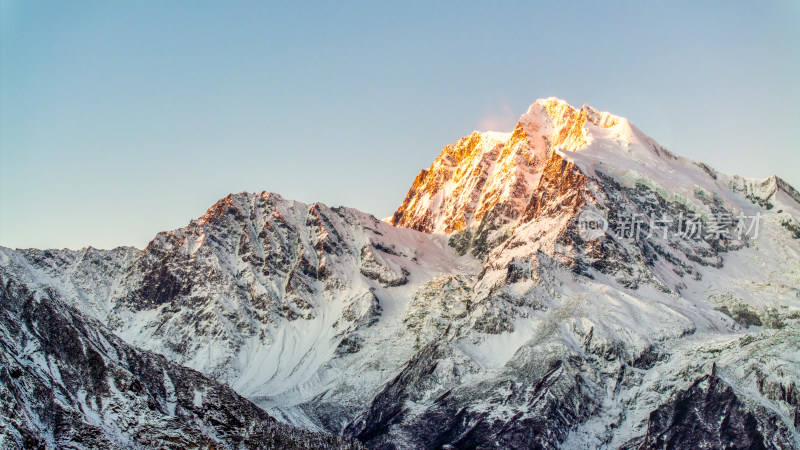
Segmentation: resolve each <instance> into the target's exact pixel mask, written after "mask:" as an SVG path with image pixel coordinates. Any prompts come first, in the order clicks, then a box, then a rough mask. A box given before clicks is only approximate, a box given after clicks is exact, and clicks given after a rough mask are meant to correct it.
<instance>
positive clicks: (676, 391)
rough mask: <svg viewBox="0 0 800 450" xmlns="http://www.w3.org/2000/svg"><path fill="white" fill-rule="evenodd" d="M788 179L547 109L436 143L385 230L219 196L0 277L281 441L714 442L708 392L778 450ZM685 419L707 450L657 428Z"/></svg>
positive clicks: (15, 261)
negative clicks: (188, 379)
mask: <svg viewBox="0 0 800 450" xmlns="http://www.w3.org/2000/svg"><path fill="white" fill-rule="evenodd" d="M517 163H519V165H518V164H517ZM534 181H535V183H534ZM784 185H785V183H781V180H779V179H778V178H775V177H769V178H767V179H765V180H756V179H748V178H743V177H739V176H730V175H725V174H722V173H719V172H716V171H714V170H713V169H711V168H710V167H708V166H707V165H705V164H703V163H698V162H695V161H692V160H689V159H686V158H682V157H679V156H676V155H674V154H673V153H671V152H670V151H669V150H667V149H666V148H664V147H663V146H660V145H659V144H657V143H656V142H655V141H654V140H653V139H651V138H649V137H648V136H647V135H645V134H644V133H643V132H641V131H640V130H638V128H636V127H635V126H633V125H632V124H630V122H628V121H627V119H624V118H621V117H618V116H614V115H612V114H608V113H602V112H599V111H596V110H594V109H593V108H591V107H589V106H587V105H585V106H584V107H582V108H580V109H577V108H573V107H571V106H569V105H568V104H566V103H565V102H562V101H559V100H557V99H546V100H540V101H537V102H536V103H534V104H533V105H532V106H531V107H530V108H529V110H528V112H526V113H525V114H523V115H522V116H521V119H520V121H519V123H518V124H517V127H515V130H514V132H512V133H510V134H500V133H473V134H471V135H470V136H467V137H465V138H462V139H460V140H459V141H458V142H456V143H455V144H453V145H451V146H447V147H445V149H444V150H443V151H442V153H441V154H440V155H439V157H438V158H437V159H436V160H435V161H434V163H433V164H432V166H431V168H430V169H428V170H424V171H423V172H421V174H420V176H418V177H417V179H416V180H415V182H414V184H412V187H411V189H410V190H409V193H408V195H407V196H406V199H405V200H404V202H403V204H402V205H401V206H400V207H399V208H398V212H397V213H396V214H395V216H393V219H392V221H393V222H396V223H397V225H400V226H391V225H389V224H387V223H386V222H382V221H379V220H378V219H376V218H375V217H373V216H371V215H369V214H365V213H362V212H359V211H357V210H354V209H350V208H344V207H340V208H330V207H327V206H325V205H323V204H320V203H314V204H304V203H300V202H295V201H291V200H286V199H284V198H283V197H281V196H280V195H277V194H271V193H266V192H263V193H259V194H248V193H238V194H231V195H229V196H227V197H225V198H223V199H221V200H219V201H218V202H217V203H215V204H214V205H213V206H212V207H211V208H209V209H208V210H207V211H206V213H205V214H203V215H202V216H200V217H199V218H197V219H195V220H192V221H191V222H190V223H189V224H188V225H187V226H186V227H183V228H179V229H176V230H172V231H168V232H162V233H159V234H158V235H157V236H156V237H155V238H154V239H153V240H152V241H151V242H150V243H149V244H148V246H147V247H146V248H145V249H143V250H135V249H131V248H119V249H115V250H107V251H100V250H93V249H89V250H86V251H59V250H56V251H40V250H10V249H6V248H0V266H2V268H3V270H6V271H8V273H11V274H13V275H14V277H15V278H16V279H18V280H19V282H20V283H22V284H24V285H25V286H27V287H28V288H29V289H31V290H38V291H47V290H50V291H52V292H55V293H57V294H58V296H59V298H61V299H63V301H64V302H65V303H67V304H69V305H71V307H75V308H78V309H79V310H81V311H83V312H84V313H85V314H87V315H89V316H91V317H94V318H95V319H97V320H99V321H100V322H102V323H103V324H104V326H107V327H108V328H109V329H111V330H113V332H114V333H115V334H116V335H117V336H119V337H120V338H121V339H122V340H124V341H125V342H127V343H128V344H132V345H134V346H138V347H141V348H143V349H145V350H149V351H153V352H157V353H161V354H163V355H164V356H165V357H166V358H167V359H168V360H169V361H171V362H174V363H178V364H182V365H186V366H188V367H191V368H193V369H195V370H198V371H200V372H202V373H203V374H205V375H206V376H209V377H211V378H213V379H217V380H220V381H223V382H225V383H227V384H229V385H230V386H231V387H232V388H233V389H234V390H235V391H236V392H237V393H239V394H240V395H242V396H244V397H246V398H248V399H250V400H251V401H253V402H255V403H256V404H257V405H258V406H260V407H261V408H263V409H264V410H265V411H267V412H268V413H269V414H270V415H272V416H274V417H276V418H278V419H279V420H281V421H284V422H287V423H290V424H293V425H295V426H300V427H303V428H306V429H310V430H321V431H326V432H329V433H334V434H340V435H344V436H348V437H352V438H356V439H359V440H361V441H362V442H364V443H365V444H366V445H367V446H370V447H374V448H380V447H382V446H394V447H398V448H435V447H440V446H447V445H452V446H456V447H457V446H464V445H469V446H485V447H498V446H505V447H508V446H511V447H530V446H544V447H554V446H565V447H576V446H577V447H581V446H583V447H602V448H633V447H636V446H639V445H643V444H642V443H646V442H661V441H660V440H663V439H666V438H665V436H669V433H668V432H666V431H665V430H666V429H669V427H670V426H671V425H674V429H675V430H680V432H679V434H680V436H679V437H680V438H681V439H683V440H682V441H681V442H687V443H689V442H691V443H693V444H694V445H705V444H708V445H712V442H718V441H717V439H718V436H715V435H714V433H721V431H718V430H720V428H719V427H716V426H715V425H714V424H713V423H711V422H710V418H711V417H713V413H712V411H713V407H714V401H716V400H714V401H709V402H705V403H704V402H701V401H699V400H698V396H702V395H706V396H708V397H709V398H711V399H719V401H724V402H725V404H727V405H730V406H731V411H734V412H732V413H731V415H730V420H731V421H732V422H731V423H740V422H741V421H745V422H746V421H747V420H750V421H751V422H748V423H753V424H755V425H754V426H755V427H756V429H757V430H758V432H757V433H755V432H754V433H750V434H748V435H747V436H748V437H747V439H750V441H748V442H759V443H761V444H762V445H763V446H764V447H766V448H794V447H798V446H800V437H798V432H797V427H798V424H800V409H799V408H800V392H798V390H797V386H800V361H798V359H797V358H796V357H795V356H793V355H796V354H800V348H798V345H800V344H798V343H799V342H800V302H798V300H797V299H798V298H800V263H798V261H800V234H798V235H795V231H794V230H796V229H797V226H798V224H797V222H796V219H795V217H797V216H798V215H800V214H798V212H799V211H800V201H798V198H797V196H796V195H793V193H795V194H796V191H794V190H793V188H791V186H788V185H785V186H784ZM451 193H454V194H453V195H451ZM437 196H438V197H437ZM437 198H438V200H437ZM431 199H433V200H431ZM398 214H399V215H398ZM637 217H638V218H639V219H640V223H637V225H636V228H634V227H633V222H634V219H635V218H637ZM587 218H590V219H592V220H595V221H601V222H605V226H604V227H602V228H601V229H600V230H599V231H598V230H597V229H594V230H588V231H587V230H586V229H585V225H586V219H587ZM666 218H670V219H675V220H674V221H672V222H666V221H664V222H663V223H662V222H659V223H656V222H655V220H664V219H666ZM678 218H683V219H691V220H693V221H694V222H692V224H694V225H693V226H695V227H698V228H700V229H699V230H698V232H697V233H694V234H692V233H690V231H691V230H690V229H689V226H688V225H687V224H686V223H685V222H683V223H678V222H677V219H678ZM725 218H727V219H730V220H728V221H725V220H723V219H725ZM744 218H747V220H748V221H749V222H747V223H745V225H748V226H749V228H748V227H747V226H746V227H745V228H744V229H740V228H739V225H741V224H742V222H739V220H740V219H742V220H744ZM753 218H758V219H759V220H760V228H756V231H757V233H753V226H752V223H750V222H752V221H753V220H755V219H753ZM645 219H646V220H645ZM421 230H422V231H426V232H422V231H421ZM428 231H430V232H428ZM709 231H713V232H709ZM710 373H712V374H713V377H714V378H712V379H709V378H708V376H709V374H710ZM709 380H712V382H713V384H714V386H713V387H709V385H708V383H709ZM686 401H690V402H694V404H696V405H697V408H699V409H700V410H703V411H706V410H707V411H710V412H709V413H708V414H705V415H703V414H700V415H699V416H698V417H700V418H701V419H698V420H707V422H706V423H703V424H702V425H703V429H706V430H712V431H709V433H710V434H697V435H692V434H691V433H692V430H691V429H690V427H687V426H686V423H685V422H682V421H681V420H679V419H677V418H675V417H676V416H675V415H672V416H671V415H670V414H672V413H671V411H673V412H674V411H679V410H680V402H686ZM676 402H677V403H676ZM761 408H763V409H761ZM670 417H672V418H673V419H669V418H670ZM776 420H777V421H779V422H780V423H779V424H777V425H776V427H771V425H769V424H770V423H775V421H776ZM781 424H782V425H781ZM713 430H717V431H713ZM673 437H674V435H673ZM742 439H744V438H742ZM686 445H687V446H688V444H686ZM754 445H755V444H754Z"/></svg>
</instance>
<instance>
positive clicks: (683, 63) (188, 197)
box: [0, 0, 800, 248]
mask: <svg viewBox="0 0 800 450" xmlns="http://www.w3.org/2000/svg"><path fill="white" fill-rule="evenodd" d="M432 3H433V4H434V5H435V6H431V5H428V4H427V2H419V3H416V2H397V3H394V4H388V3H384V2H371V3H368V2H363V3H344V2H326V3H318V4H312V3H305V4H302V5H300V4H289V2H286V3H276V2H248V1H237V2H227V1H226V2H223V1H219V2H198V1H179V0H171V1H161V0H159V1H129V2H116V1H115V2H109V1H81V0H76V1H52V2H46V1H35V0H34V1H28V0H26V1H8V0H0V4H1V5H2V9H1V10H0V16H1V17H2V19H1V20H2V31H1V32H2V35H1V36H0V45H1V46H2V47H1V50H2V59H1V60H0V89H1V90H2V91H1V92H0V244H1V245H5V246H10V247H48V248H49V247H57V248H62V247H69V248H80V247H84V246H87V245H92V246H95V247H99V248H111V247H114V246H117V245H135V246H138V247H140V248H141V247H143V246H145V245H146V244H147V242H148V241H149V240H150V239H151V238H152V237H153V236H154V235H155V233H157V232H158V231H162V230H168V229H174V228H178V227H181V226H184V225H186V224H187V223H188V222H189V220H190V219H192V218H195V217H198V216H200V215H201V214H203V212H204V211H205V210H206V209H207V208H208V207H209V206H211V204H213V203H214V202H215V201H216V200H217V199H219V198H221V197H224V196H225V195H227V194H228V193H230V192H239V191H243V190H247V191H251V192H260V191H262V190H267V191H272V192H278V193H280V194H281V195H283V196H284V197H287V198H292V199H297V200H301V201H304V202H314V201H320V202H323V203H327V204H330V205H342V204H343V205H346V206H352V207H355V208H358V209H361V210H364V211H367V212H370V213H373V214H375V215H376V216H378V217H384V216H387V215H389V214H391V212H392V211H393V210H394V208H395V207H396V206H397V205H398V204H399V203H400V202H401V201H402V199H403V197H404V195H405V194H406V191H407V189H408V188H409V186H410V184H411V182H412V181H413V179H414V177H415V176H416V174H417V173H418V171H419V170H420V169H422V168H425V167H427V166H428V165H429V164H430V163H431V161H432V160H433V159H434V158H435V157H436V156H437V155H438V153H439V151H440V150H441V147H442V146H444V145H446V144H448V143H451V142H454V141H455V140H456V139H458V138H459V137H460V136H463V135H465V134H468V133H470V132H471V131H472V130H473V129H479V128H485V127H491V128H495V129H498V131H508V130H510V128H511V127H512V126H513V123H514V121H515V119H516V118H517V117H518V116H519V114H521V113H522V112H524V111H525V109H526V108H527V106H528V105H529V104H530V103H532V102H533V101H535V100H536V99H537V98H541V97H548V96H557V97H560V98H563V99H565V100H567V101H569V102H570V103H572V104H573V105H576V106H580V105H582V104H583V103H589V104H591V105H593V106H595V107H596V108H598V109H601V110H607V111H611V112H613V113H616V114H619V115H623V116H626V117H628V118H630V119H631V120H632V121H633V122H634V123H635V124H637V125H638V126H639V128H641V129H642V130H644V131H645V132H646V133H647V134H649V135H651V136H652V137H654V138H655V139H656V140H658V141H659V142H660V143H662V144H663V145H666V146H667V147H669V148H670V149H671V150H673V151H674V152H675V153H678V154H681V155H684V156H688V157H691V158H694V159H698V160H702V161H705V162H707V163H708V164H710V165H711V166H713V167H715V168H717V169H719V170H721V171H723V172H728V173H738V174H742V175H746V176H753V177H765V176H768V175H771V174H777V175H779V176H781V177H783V178H785V179H786V180H787V181H789V182H790V183H792V184H793V185H794V186H795V187H800V145H798V141H797V132H798V131H800V87H799V86H798V81H800V2H797V1H794V0H785V1H769V0H767V1H763V2H752V1H746V2H745V1H708V2H706V1H702V2H699V1H687V2H666V1H664V2H650V1H647V2H643V1H630V2H621V1H613V0H612V1H606V2H596V1H585V2H541V3H538V4H533V3H528V2H519V3H516V2H509V3H506V2H503V3H500V2H497V3H496V2H474V3H473V2H432Z"/></svg>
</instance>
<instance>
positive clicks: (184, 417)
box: [0, 267, 358, 449]
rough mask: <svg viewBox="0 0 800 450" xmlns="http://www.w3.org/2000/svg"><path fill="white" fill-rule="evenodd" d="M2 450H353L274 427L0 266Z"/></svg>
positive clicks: (225, 392) (218, 389)
mask: <svg viewBox="0 0 800 450" xmlns="http://www.w3.org/2000/svg"><path fill="white" fill-rule="evenodd" d="M0 301H1V302H2V305H3V307H2V309H0V447H2V448H4V449H6V448H9V449H11V448H74V449H83V448H86V449H97V448H103V449H111V448H141V449H147V448H175V449H182V448H287V449H295V448H322V447H325V448H329V447H330V448H357V447H358V446H357V444H354V443H351V442H348V441H346V440H342V439H340V438H336V437H332V436H329V435H325V434H320V433H312V432H308V431H303V430H299V429H297V428H294V427H291V426H288V425H285V424H281V423H280V422H277V421H276V420H275V419H274V418H272V417H270V416H269V415H267V414H266V413H265V412H264V411H263V410H261V409H259V408H258V407H256V406H255V405H254V404H252V403H251V402H249V401H247V400H245V399H244V398H242V397H241V396H239V395H238V394H236V393H235V392H234V391H233V390H231V389H230V388H229V387H227V386H225V385H222V384H219V383H216V382H214V381H211V380H209V379H208V378H206V377H204V376H203V375H202V374H200V373H199V372H196V371H194V370H191V369H188V368H185V367H181V366H178V365H176V364H174V363H171V362H169V361H167V360H166V359H165V358H164V357H163V356H160V355H156V354H153V353H150V352H146V351H142V350H138V349H135V348H133V347H131V346H130V345H129V344H126V343H125V342H123V341H122V340H121V339H120V338H119V337H117V336H115V335H114V334H112V333H111V332H110V331H108V330H107V329H106V328H105V327H104V326H102V325H101V324H99V323H97V322H96V321H94V320H92V319H90V318H86V317H84V316H83V315H82V314H81V313H80V312H79V311H78V310H76V309H75V308H73V307H71V306H69V305H66V304H65V303H63V302H62V301H61V299H60V298H59V296H58V294H57V293H55V292H52V291H45V292H31V291H29V290H28V288H27V286H26V285H25V284H22V283H20V282H19V280H17V279H16V278H15V276H14V275H13V274H9V273H8V272H6V270H5V268H4V267H3V268H0Z"/></svg>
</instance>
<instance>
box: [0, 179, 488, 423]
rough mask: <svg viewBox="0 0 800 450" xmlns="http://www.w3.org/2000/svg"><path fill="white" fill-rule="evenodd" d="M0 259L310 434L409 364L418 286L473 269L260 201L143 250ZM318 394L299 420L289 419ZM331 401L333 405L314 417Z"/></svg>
mask: <svg viewBox="0 0 800 450" xmlns="http://www.w3.org/2000/svg"><path fill="white" fill-rule="evenodd" d="M0 258H2V263H3V265H4V266H7V267H9V269H12V270H14V271H16V272H17V273H18V274H19V276H20V277H21V278H23V279H25V280H26V282H27V283H28V285H30V286H35V287H38V288H40V289H44V288H52V289H55V290H57V291H58V292H60V293H62V295H63V296H64V297H65V298H68V299H70V301H71V302H72V304H73V305H74V306H76V307H78V308H80V309H82V310H83V311H86V312H87V313H89V314H91V315H93V316H94V317H95V318H97V319H98V320H101V321H103V322H104V323H106V324H107V325H108V326H109V327H111V328H112V329H113V330H114V331H115V332H116V333H117V334H118V335H119V336H120V337H122V338H123V339H125V340H126V341H127V342H129V343H131V344H133V345H136V346H138V347H140V348H143V349H146V350H152V351H155V352H158V353H161V354H164V355H165V356H167V357H168V358H169V359H170V360H172V361H175V362H177V363H179V364H183V365H187V366H189V367H192V368H194V369H196V370H199V371H201V372H203V373H206V374H208V375H210V376H212V377H213V378H215V379H218V380H221V381H224V382H226V383H228V384H229V385H230V386H231V387H233V388H234V389H235V390H236V391H237V392H239V393H240V394H242V395H244V396H246V397H247V398H249V399H251V400H253V401H255V402H256V403H258V404H259V405H261V406H263V407H265V408H267V410H268V411H270V412H271V413H273V414H275V415H277V416H279V417H283V416H285V417H286V419H287V420H290V421H292V422H294V423H299V424H302V425H304V426H307V427H309V428H320V427H322V428H330V427H337V426H343V424H342V423H339V422H342V421H345V420H346V418H347V415H346V414H344V413H342V411H343V410H344V409H347V408H351V409H353V410H355V409H357V408H358V407H360V406H362V403H363V402H364V401H366V397H365V396H364V395H365V393H367V392H369V390H375V389H377V387H378V385H379V384H380V383H381V382H382V381H384V380H385V379H386V378H387V377H388V376H389V375H388V374H390V373H393V372H395V371H396V370H398V369H399V366H400V365H401V364H402V363H403V361H405V360H406V359H407V358H409V357H410V356H411V354H412V352H413V344H414V342H415V339H414V338H413V337H411V336H402V331H403V327H402V320H403V318H404V317H405V314H406V310H407V309H408V307H409V303H410V301H411V297H412V295H413V294H414V293H415V292H416V291H417V290H418V289H419V287H420V286H422V285H423V284H425V283H426V282H428V281H430V280H431V279H432V278H433V277H434V276H436V275H444V274H452V273H461V272H465V271H475V270H476V268H477V267H478V262H477V261H476V260H474V259H473V258H470V257H468V256H466V257H461V256H459V255H458V254H456V252H455V251H454V250H453V249H451V248H450V247H448V246H447V238H446V236H443V235H427V234H424V233H420V232H416V231H413V230H407V229H402V228H395V227H392V226H389V225H388V224H386V223H384V222H381V221H379V220H377V219H375V218H374V217H372V216H369V215H367V214H364V213H361V212H358V211H355V210H352V209H347V208H333V209H332V208H328V207H326V206H324V205H320V204H314V205H305V204H302V203H298V202H294V201H288V200H285V199H283V198H281V197H280V196H278V195H276V194H268V193H262V194H246V193H242V194H236V195H231V196H228V197H226V198H225V199H223V200H220V201H219V202H218V203H217V204H216V205H214V206H213V207H212V208H211V209H209V210H208V212H207V213H206V214H205V215H203V216H202V217H201V218H200V219H198V220H195V221H192V223H191V224H189V226H187V227H186V228H182V229H179V230H175V231H171V232H165V233H160V234H159V235H158V236H157V237H156V238H155V239H154V240H153V241H152V242H151V243H150V244H149V245H148V246H147V248H146V249H145V250H143V251H136V250H133V249H128V248H125V249H116V250H112V251H100V250H95V249H85V250H81V251H77V252H73V251H44V252H43V251H38V250H24V251H12V250H8V249H3V250H2V254H0ZM353 354H357V357H354V356H353ZM321 395H325V396H326V397H325V399H324V400H321V401H320V400H315V405H316V409H315V411H313V412H312V417H306V413H305V412H304V411H303V410H302V409H301V408H299V407H298V406H299V405H302V404H303V403H305V402H308V401H310V400H312V399H316V398H317V397H318V396H321ZM327 402H332V403H334V404H335V405H336V406H335V408H333V407H332V409H331V411H330V413H329V414H328V415H327V416H323V412H322V405H323V404H326V403H327ZM317 416H323V417H317ZM328 416H329V417H328ZM329 420H332V421H335V422H336V424H328V423H327V421H329Z"/></svg>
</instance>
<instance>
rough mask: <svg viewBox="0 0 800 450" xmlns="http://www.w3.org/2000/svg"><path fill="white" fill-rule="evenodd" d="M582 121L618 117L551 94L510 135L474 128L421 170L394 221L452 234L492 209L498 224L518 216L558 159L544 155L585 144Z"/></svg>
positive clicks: (606, 122) (610, 122) (604, 123)
mask: <svg viewBox="0 0 800 450" xmlns="http://www.w3.org/2000/svg"><path fill="white" fill-rule="evenodd" d="M587 121H588V122H590V123H593V124H595V125H598V126H600V127H610V126H614V125H616V124H617V122H618V118H617V117H615V116H612V115H610V114H608V113H599V112H597V111H595V110H594V109H592V108H591V107H589V106H584V107H583V108H582V109H575V108H573V107H572V106H570V105H568V104H567V103H565V102H563V101H561V100H558V99H554V98H550V99H547V100H540V101H538V102H536V103H534V104H533V105H531V107H530V108H529V109H528V112H526V113H525V114H523V115H522V116H521V117H520V119H519V122H518V123H517V125H516V126H515V127H514V130H513V131H512V132H511V133H497V132H478V131H475V132H473V133H472V134H471V135H469V136H466V137H463V138H461V139H459V140H458V141H457V142H456V143H455V144H452V145H448V146H446V147H445V148H444V149H443V150H442V153H441V154H440V155H439V157H438V158H436V160H435V161H434V162H433V164H431V167H430V168H428V169H426V170H423V171H422V172H420V174H419V175H418V176H417V178H416V179H415V180H414V183H413V185H412V186H411V189H410V190H409V192H408V195H407V196H406V198H405V200H404V201H403V204H402V205H400V207H399V208H398V209H397V211H396V212H395V213H394V215H393V216H392V218H391V223H392V224H393V225H396V226H403V227H407V228H413V229H415V230H420V231H425V232H428V233H451V232H454V231H461V230H463V229H465V228H469V227H473V226H476V225H477V224H478V223H479V222H481V220H483V219H484V217H485V216H486V215H487V213H489V212H492V213H493V216H492V217H493V220H499V221H501V222H502V223H506V222H508V221H512V220H516V219H518V218H519V217H520V216H521V215H522V213H523V212H524V211H525V208H526V205H527V203H528V202H529V200H530V198H531V195H532V193H533V191H534V190H535V189H536V187H537V185H538V183H539V179H540V178H541V176H542V172H543V170H544V169H545V167H548V166H553V165H556V164H558V163H557V162H551V161H549V158H550V157H551V156H552V153H553V149H556V148H561V149H564V150H568V151H574V150H577V149H579V148H581V147H583V146H585V145H586V144H587V142H588V139H589V138H587V136H585V135H584V132H583V127H584V125H585V124H586V122H587ZM566 188H567V187H565V188H564V189H566Z"/></svg>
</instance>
